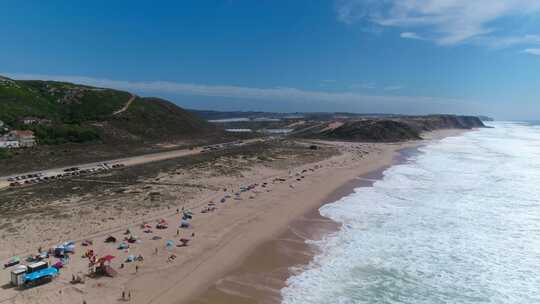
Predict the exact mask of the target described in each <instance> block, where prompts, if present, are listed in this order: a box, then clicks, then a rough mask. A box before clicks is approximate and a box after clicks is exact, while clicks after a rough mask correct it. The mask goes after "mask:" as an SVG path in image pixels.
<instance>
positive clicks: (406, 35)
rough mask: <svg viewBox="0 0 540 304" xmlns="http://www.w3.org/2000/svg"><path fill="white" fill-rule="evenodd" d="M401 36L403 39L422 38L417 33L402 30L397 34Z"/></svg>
mask: <svg viewBox="0 0 540 304" xmlns="http://www.w3.org/2000/svg"><path fill="white" fill-rule="evenodd" d="M399 36H400V37H401V38H404V39H418V40H423V39H424V38H422V37H420V36H418V34H417V33H414V32H403V33H401V34H400V35H399Z"/></svg>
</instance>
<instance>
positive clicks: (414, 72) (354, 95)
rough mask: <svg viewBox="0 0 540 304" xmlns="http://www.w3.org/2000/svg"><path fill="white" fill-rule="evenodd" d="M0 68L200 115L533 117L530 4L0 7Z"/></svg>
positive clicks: (536, 73) (539, 108)
mask: <svg viewBox="0 0 540 304" xmlns="http://www.w3.org/2000/svg"><path fill="white" fill-rule="evenodd" d="M0 45H1V47H0V74H3V75H6V76H10V77H14V78H19V79H30V78H31V79H35V78H39V79H57V80H66V81H73V82H79V83H87V84H93V85H99V86H105V87H113V88H118V89H124V90H129V91H132V92H135V93H138V94H140V95H145V96H159V97H164V98H168V99H170V100H172V101H174V102H176V103H177V104H179V105H181V106H184V107H189V108H199V109H218V110H242V109H243V110H265V111H282V112H292V111H353V112H387V113H389V112H390V113H405V114H425V113H443V112H444V113H470V114H477V113H478V114H487V115H493V116H496V117H497V118H501V119H538V118H540V102H539V98H540V1H536V0H476V1H469V0H438V1H437V0H337V1H334V0H328V1H322V0H295V1H278V0H268V1H264V0H260V1H248V0H223V1H219V0H214V1H206V0H197V1H159V4H157V3H154V2H153V1H52V0H51V1H10V0H7V1H2V2H1V3H0Z"/></svg>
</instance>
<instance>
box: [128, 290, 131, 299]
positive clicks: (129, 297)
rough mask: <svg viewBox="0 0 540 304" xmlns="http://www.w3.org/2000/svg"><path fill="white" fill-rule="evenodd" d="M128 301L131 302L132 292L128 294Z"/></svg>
mask: <svg viewBox="0 0 540 304" xmlns="http://www.w3.org/2000/svg"><path fill="white" fill-rule="evenodd" d="M128 301H131V291H130V292H128Z"/></svg>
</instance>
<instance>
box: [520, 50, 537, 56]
mask: <svg viewBox="0 0 540 304" xmlns="http://www.w3.org/2000/svg"><path fill="white" fill-rule="evenodd" d="M523 53H525V54H529V55H535V56H540V49H524V50H523Z"/></svg>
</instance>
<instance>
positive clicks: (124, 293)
mask: <svg viewBox="0 0 540 304" xmlns="http://www.w3.org/2000/svg"><path fill="white" fill-rule="evenodd" d="M125 300H126V292H125V291H122V301H125Z"/></svg>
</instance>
